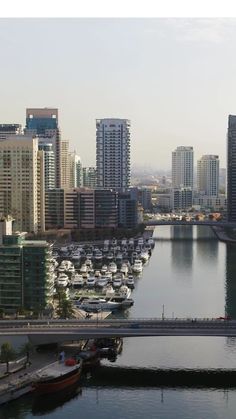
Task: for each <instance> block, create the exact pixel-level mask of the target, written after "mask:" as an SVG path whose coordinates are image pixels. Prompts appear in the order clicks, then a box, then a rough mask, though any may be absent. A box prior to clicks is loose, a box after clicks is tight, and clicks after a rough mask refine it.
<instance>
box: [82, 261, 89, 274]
mask: <svg viewBox="0 0 236 419" xmlns="http://www.w3.org/2000/svg"><path fill="white" fill-rule="evenodd" d="M80 272H81V273H82V274H85V273H87V272H88V269H87V266H86V265H85V263H83V265H81V268H80Z"/></svg>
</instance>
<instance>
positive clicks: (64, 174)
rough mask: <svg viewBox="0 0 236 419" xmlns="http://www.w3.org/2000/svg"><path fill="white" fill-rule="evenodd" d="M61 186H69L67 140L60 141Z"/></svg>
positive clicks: (64, 187) (65, 187)
mask: <svg viewBox="0 0 236 419" xmlns="http://www.w3.org/2000/svg"><path fill="white" fill-rule="evenodd" d="M61 188H63V189H67V188H70V161H69V141H68V140H62V141H61Z"/></svg>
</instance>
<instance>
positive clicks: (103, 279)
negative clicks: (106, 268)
mask: <svg viewBox="0 0 236 419" xmlns="http://www.w3.org/2000/svg"><path fill="white" fill-rule="evenodd" d="M107 284H108V278H107V277H106V276H101V277H100V278H98V280H97V283H96V286H97V287H99V288H103V287H105V286H106V285H107Z"/></svg>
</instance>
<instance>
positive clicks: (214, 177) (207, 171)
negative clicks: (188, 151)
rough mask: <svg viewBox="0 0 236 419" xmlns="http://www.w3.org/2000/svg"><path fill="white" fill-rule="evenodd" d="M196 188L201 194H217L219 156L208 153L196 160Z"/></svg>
mask: <svg viewBox="0 0 236 419" xmlns="http://www.w3.org/2000/svg"><path fill="white" fill-rule="evenodd" d="M197 189H198V192H199V193H200V194H202V195H207V196H218V193H219V157H218V156H215V155H212V154H209V155H204V156H202V157H201V159H200V160H198V162H197Z"/></svg>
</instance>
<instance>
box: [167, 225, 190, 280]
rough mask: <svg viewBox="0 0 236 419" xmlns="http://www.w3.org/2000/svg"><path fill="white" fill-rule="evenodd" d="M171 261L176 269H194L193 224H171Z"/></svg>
mask: <svg viewBox="0 0 236 419" xmlns="http://www.w3.org/2000/svg"><path fill="white" fill-rule="evenodd" d="M170 231H171V261H172V266H173V268H174V269H177V270H178V271H181V272H185V273H186V271H190V270H192V263H193V226H184V228H183V227H181V226H171V230H170Z"/></svg>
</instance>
